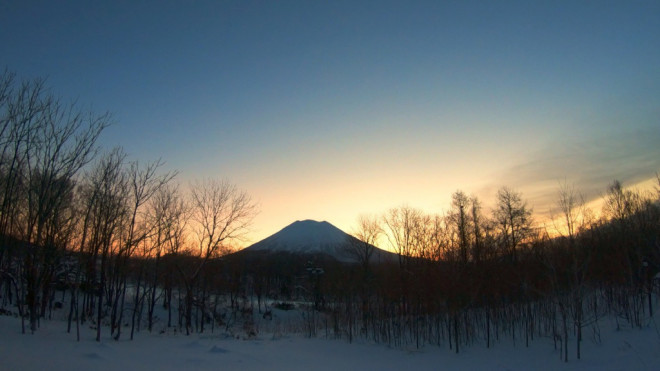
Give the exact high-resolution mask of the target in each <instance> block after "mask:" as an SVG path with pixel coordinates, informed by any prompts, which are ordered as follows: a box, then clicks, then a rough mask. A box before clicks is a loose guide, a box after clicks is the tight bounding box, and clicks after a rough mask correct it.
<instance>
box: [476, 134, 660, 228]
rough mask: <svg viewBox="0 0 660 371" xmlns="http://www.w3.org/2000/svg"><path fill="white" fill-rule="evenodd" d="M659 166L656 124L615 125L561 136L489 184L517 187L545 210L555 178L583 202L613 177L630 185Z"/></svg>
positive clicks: (554, 190) (551, 201)
mask: <svg viewBox="0 0 660 371" xmlns="http://www.w3.org/2000/svg"><path fill="white" fill-rule="evenodd" d="M658 171H660V129H639V130H634V131H633V130H629V131H625V130H621V131H618V132H612V133H608V134H607V135H602V134H601V135H596V136H592V137H590V138H589V139H577V138H566V140H564V141H557V142H554V143H553V144H551V145H549V146H547V147H545V148H541V149H539V150H537V151H536V152H533V153H531V154H530V155H529V157H527V158H525V159H521V160H520V162H519V163H518V164H515V165H514V166H512V167H510V168H509V169H508V170H506V171H504V172H503V173H502V174H500V175H499V177H498V179H496V180H495V182H494V184H492V185H490V186H489V187H488V188H489V189H491V190H492V189H494V188H498V187H500V186H503V185H507V186H511V187H514V188H516V189H518V190H520V191H522V192H523V194H524V197H525V198H526V199H528V200H529V201H530V203H531V204H532V205H533V206H534V209H535V212H536V213H537V214H540V215H545V216H547V215H548V212H549V210H550V208H551V207H552V206H553V205H554V204H555V203H556V201H557V192H558V188H559V185H560V184H561V183H564V182H566V183H568V184H571V185H573V186H574V187H575V189H576V190H577V191H578V192H580V193H581V194H582V195H583V196H584V198H585V201H587V202H589V201H592V200H594V199H597V198H599V197H601V195H602V194H603V192H604V190H605V188H606V187H607V185H608V184H609V183H611V182H612V181H613V180H614V179H617V180H619V181H621V182H623V183H624V185H632V184H635V183H638V182H641V181H644V180H647V179H649V178H650V177H653V176H655V173H656V172H658Z"/></svg>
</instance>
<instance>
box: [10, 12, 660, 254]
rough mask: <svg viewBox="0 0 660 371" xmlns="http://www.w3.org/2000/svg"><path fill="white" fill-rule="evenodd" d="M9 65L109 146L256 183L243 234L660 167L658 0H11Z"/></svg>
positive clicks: (539, 202)
mask: <svg viewBox="0 0 660 371" xmlns="http://www.w3.org/2000/svg"><path fill="white" fill-rule="evenodd" d="M2 65H4V67H7V68H8V69H9V70H11V71H14V72H16V73H18V75H19V77H21V78H32V77H38V76H40V77H47V78H48V82H49V86H50V87H51V88H52V90H53V92H54V93H55V94H56V95H58V96H61V97H63V98H65V99H67V100H69V99H77V101H78V103H79V104H81V106H84V107H90V108H91V109H92V110H94V111H96V112H105V111H110V112H111V113H113V117H114V125H113V126H111V127H110V128H109V129H107V131H106V132H105V134H104V136H103V137H102V145H103V146H104V147H106V148H108V149H109V148H111V147H113V146H115V145H121V146H123V147H124V148H125V150H126V151H127V152H128V153H129V154H130V156H131V158H133V159H139V160H141V161H152V160H156V159H158V158H162V159H163V160H164V161H166V162H167V165H166V166H167V167H168V168H170V169H178V170H180V177H179V181H181V182H183V183H186V182H188V180H190V179H196V178H204V177H212V178H220V179H228V180H230V181H231V182H233V183H235V184H236V185H237V186H238V187H239V188H242V189H244V190H246V191H248V192H249V193H250V194H251V195H252V196H253V197H254V199H255V200H257V201H258V202H259V204H260V209H261V212H260V214H259V216H258V217H257V218H256V219H255V222H254V232H253V234H252V242H255V241H256V240H259V239H261V238H263V237H266V236H268V235H270V234H272V233H274V232H276V231H278V230H279V229H281V228H282V227H284V226H285V225H287V224H289V223H291V222H293V221H295V220H299V219H316V220H327V221H329V222H331V223H333V224H335V225H336V226H337V227H339V228H341V229H343V230H345V231H351V229H352V228H353V225H354V222H355V220H356V218H357V216H358V215H359V214H361V213H373V214H380V213H382V212H384V211H385V210H387V209H389V208H391V207H396V206H399V205H402V204H406V205H409V206H412V207H417V208H421V209H424V210H425V211H428V212H441V211H442V210H443V209H446V208H447V207H448V204H449V200H450V198H451V194H452V193H453V192H454V191H455V190H457V189H462V190H464V191H465V192H467V193H469V194H475V195H478V196H480V197H481V198H482V199H483V200H484V201H485V203H486V204H488V202H490V201H491V200H492V199H494V195H495V192H496V190H497V189H498V188H499V187H501V186H503V185H507V186H510V187H512V188H514V189H517V190H519V191H521V192H523V196H524V197H525V198H527V199H528V201H529V203H530V204H531V205H532V206H534V209H535V210H536V211H537V213H539V215H541V214H543V213H545V212H547V210H548V209H549V207H550V204H551V203H552V202H553V201H554V199H555V198H556V194H557V187H558V185H559V183H560V182H564V181H567V182H569V183H574V184H575V185H576V188H577V189H578V190H580V191H581V192H583V193H584V194H585V195H586V196H587V198H593V197H598V196H599V194H600V193H602V192H603V190H604V189H605V187H606V186H607V184H608V183H609V182H611V181H612V180H613V179H619V180H621V181H623V182H624V184H629V185H631V184H635V183H637V182H640V181H643V180H645V179H648V178H650V177H652V176H654V173H655V172H656V171H658V170H660V145H659V143H660V2H658V1H556V0H555V1H548V2H544V1H520V2H499V1H498V2H493V1H477V2H472V1H428V2H409V1H331V2H315V1H185V2H184V1H181V2H177V1H153V2H147V1H105V2H101V1H16V2H14V1H1V0H0V66H2Z"/></svg>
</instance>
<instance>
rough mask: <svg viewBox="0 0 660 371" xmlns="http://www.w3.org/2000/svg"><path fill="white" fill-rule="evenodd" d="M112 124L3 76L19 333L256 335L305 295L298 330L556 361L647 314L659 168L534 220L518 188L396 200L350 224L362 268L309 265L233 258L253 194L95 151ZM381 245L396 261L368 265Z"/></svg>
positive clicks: (1, 123)
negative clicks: (436, 201)
mask: <svg viewBox="0 0 660 371" xmlns="http://www.w3.org/2000/svg"><path fill="white" fill-rule="evenodd" d="M110 122H111V118H110V116H109V115H108V114H102V115H96V114H93V113H88V112H83V111H81V110H79V108H78V107H77V106H75V105H73V104H71V105H69V104H64V103H62V102H61V101H60V100H58V99H57V98H55V97H53V96H52V95H51V93H49V91H48V90H47V89H46V88H45V85H44V81H42V80H30V81H24V82H22V81H18V80H17V78H16V76H15V75H13V74H11V73H9V72H5V73H4V74H3V75H2V76H1V77H0V152H1V154H0V197H1V200H0V274H1V280H0V309H1V310H2V313H3V314H9V315H16V316H18V317H20V319H21V323H22V326H23V327H22V330H23V332H32V333H34V332H37V331H38V329H39V326H40V321H42V320H44V319H48V318H50V317H52V313H53V312H54V311H60V312H62V311H64V312H66V318H67V319H68V321H67V330H68V331H69V332H71V333H72V334H75V336H76V337H77V338H78V339H80V327H81V326H90V327H93V328H94V329H95V330H96V339H97V340H100V339H101V336H102V334H106V335H107V334H110V335H111V336H112V337H113V338H114V339H117V340H118V339H120V338H121V337H122V336H129V337H130V338H131V339H132V338H133V337H134V336H135V333H136V332H139V331H141V330H147V331H153V330H155V326H154V323H155V321H156V318H155V313H156V312H158V309H161V308H162V310H163V311H164V313H167V315H166V318H160V319H159V320H160V321H161V322H160V323H161V325H162V326H161V327H160V328H162V327H165V328H172V329H178V331H180V332H183V333H185V334H190V333H192V332H204V331H214V330H215V328H216V327H219V326H224V327H225V328H229V326H231V325H232V324H238V323H241V326H243V327H242V328H243V329H244V330H245V331H246V332H251V333H252V332H254V331H256V330H255V329H254V328H253V326H251V325H250V322H251V321H252V320H253V318H254V316H257V317H259V318H261V315H263V318H267V314H268V313H269V312H270V310H271V306H272V305H275V304H276V303H279V305H280V306H284V304H283V303H284V302H291V303H293V302H296V303H305V302H307V303H314V305H308V306H304V305H303V307H304V308H305V309H304V311H305V315H303V316H302V318H301V321H304V323H305V326H304V328H305V332H306V333H307V334H308V335H310V336H314V335H317V332H318V331H321V330H322V329H325V334H326V335H328V336H334V337H337V338H345V339H347V340H349V341H352V340H353V339H355V338H363V339H367V340H370V341H374V342H378V343H385V344H388V345H391V346H410V345H414V346H416V347H423V346H427V345H433V346H440V347H447V348H448V349H451V350H452V351H454V352H456V353H458V352H460V351H461V349H462V348H463V347H465V346H472V345H477V344H480V345H483V346H486V347H491V346H493V344H496V343H497V342H498V341H499V340H500V339H503V338H506V339H510V340H512V341H513V342H514V343H519V344H521V345H522V344H524V346H528V345H529V344H530V342H532V341H534V339H536V338H539V337H542V338H550V339H552V341H553V343H554V344H555V347H556V349H559V350H561V354H562V358H563V359H564V360H568V358H569V356H571V357H573V356H574V357H576V358H580V356H581V348H580V346H581V343H582V342H583V341H584V339H585V337H589V338H590V339H591V340H593V341H599V336H600V335H599V333H600V332H599V329H600V327H599V326H600V324H601V322H602V319H603V318H605V317H608V316H609V317H612V318H615V319H616V321H617V324H619V325H620V326H630V327H643V326H646V325H647V324H648V320H649V318H651V317H652V316H653V315H654V311H657V309H656V308H655V307H656V301H657V298H658V286H657V284H658V281H657V280H656V278H655V275H656V274H657V272H658V268H659V267H660V204H659V202H660V178H658V187H657V191H656V193H653V192H643V191H634V190H630V189H626V188H625V187H624V186H623V185H622V184H621V183H620V182H618V181H613V182H612V183H611V184H609V185H607V188H606V189H605V190H604V194H603V197H602V201H603V207H602V210H591V209H589V208H588V207H587V203H586V202H585V200H584V198H583V196H582V195H581V194H580V192H579V190H578V189H576V188H575V187H574V186H572V185H570V184H569V183H563V184H560V185H559V186H558V187H557V194H556V203H555V205H554V207H553V209H552V218H551V219H552V220H550V221H547V222H544V223H541V221H539V220H536V221H535V220H534V219H533V215H534V214H533V210H532V207H531V206H530V205H529V204H528V203H527V202H526V201H525V199H524V196H523V195H522V194H521V193H520V192H518V191H516V190H514V189H512V188H508V187H503V188H501V189H500V190H499V191H498V192H497V193H496V194H495V195H494V206H493V207H492V208H490V209H487V208H486V207H484V206H483V205H484V203H483V202H482V200H480V199H478V198H477V197H475V196H469V195H467V194H466V193H465V192H463V191H460V190H459V191H456V192H455V193H454V194H453V195H452V197H451V205H450V207H449V209H448V210H447V211H446V212H445V213H444V214H428V213H426V212H423V211H422V210H419V209H416V208H412V207H408V206H401V207H395V208H392V209H390V210H389V211H387V212H385V213H384V214H383V215H370V216H363V217H360V219H359V220H358V223H357V229H356V230H355V231H354V233H353V234H354V236H355V237H356V238H357V240H351V241H350V244H351V245H350V246H348V247H347V249H348V250H349V251H350V252H351V254H352V256H353V257H354V260H355V261H356V262H357V263H355V264H346V263H340V262H337V261H332V260H323V259H319V260H317V261H315V262H314V263H313V264H314V266H310V264H312V263H310V261H309V257H296V256H292V255H286V254H285V255H279V256H271V257H258V258H254V257H252V258H249V259H248V258H247V257H242V256H241V255H240V254H230V253H231V252H233V251H234V248H235V246H236V244H237V243H240V242H241V241H242V238H243V237H244V236H245V234H246V232H247V231H248V228H249V226H250V222H251V221H252V219H253V217H254V216H255V214H256V212H257V209H256V206H255V203H254V202H253V201H252V200H251V198H250V196H249V195H248V194H246V193H245V192H243V191H241V190H239V189H238V188H236V187H235V186H234V185H233V184H231V183H228V182H226V181H217V180H212V179H207V180H203V181H198V182H193V183H191V184H190V185H189V186H183V185H181V184H179V183H178V182H177V180H176V175H177V174H176V172H168V171H164V170H163V164H162V162H161V161H159V160H158V161H155V162H151V163H141V162H138V161H131V160H129V159H128V156H127V155H126V154H125V153H124V152H123V150H122V149H121V148H115V149H111V150H106V149H102V148H99V147H98V144H97V142H98V138H99V136H100V135H101V133H102V132H103V129H104V128H105V127H107V126H108V125H109V124H110ZM375 245H378V246H380V247H383V248H387V249H388V250H390V251H392V252H394V253H395V254H396V260H395V261H391V262H381V261H377V260H375V259H374V258H373V257H374V246H375ZM249 298H257V302H256V305H255V301H254V300H251V299H249ZM65 299H66V300H65ZM269 300H270V304H266V303H267V302H268V301H269ZM127 332H128V334H127Z"/></svg>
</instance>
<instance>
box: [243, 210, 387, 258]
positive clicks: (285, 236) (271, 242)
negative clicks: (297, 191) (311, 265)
mask: <svg viewBox="0 0 660 371" xmlns="http://www.w3.org/2000/svg"><path fill="white" fill-rule="evenodd" d="M355 242H358V240H357V239H356V238H355V237H353V236H351V235H349V234H348V233H345V232H344V231H342V230H341V229H339V228H337V227H335V226H334V225H332V224H330V223H328V222H326V221H322V222H318V221H315V220H299V221H296V222H293V223H291V224H289V225H288V226H286V227H284V228H283V229H282V230H280V231H279V232H277V233H275V234H273V235H271V236H269V237H266V238H264V239H263V240H261V241H259V242H257V243H255V244H253V245H251V246H248V247H247V248H245V249H243V250H242V251H241V253H242V254H249V253H261V254H263V253H269V252H270V253H291V254H299V255H325V256H330V257H332V258H334V259H336V260H338V261H341V262H355V261H356V259H355V258H354V257H353V256H351V254H350V253H349V252H348V246H349V245H350V244H351V243H355ZM374 249H375V250H374V254H373V256H372V261H373V262H378V261H382V260H385V259H390V258H394V254H392V253H390V252H387V251H385V250H381V249H378V248H376V247H374Z"/></svg>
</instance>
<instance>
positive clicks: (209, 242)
mask: <svg viewBox="0 0 660 371" xmlns="http://www.w3.org/2000/svg"><path fill="white" fill-rule="evenodd" d="M190 194H191V221H192V223H193V224H192V227H193V233H194V234H195V235H196V237H197V242H198V245H197V246H198V251H197V256H198V257H199V258H200V260H199V261H200V263H199V264H198V265H197V266H196V268H195V269H194V270H193V271H192V272H191V273H190V274H184V275H183V280H184V285H185V288H186V308H185V311H186V333H189V332H190V330H191V327H192V318H191V315H192V307H193V289H194V286H195V284H196V283H197V279H198V278H199V277H200V273H201V272H202V269H203V268H204V266H205V264H206V262H207V261H208V260H209V259H210V258H211V257H214V256H218V255H222V254H223V253H226V252H227V251H228V249H229V247H230V245H231V243H232V242H234V241H237V240H241V239H243V238H244V237H245V234H246V233H247V231H248V228H249V226H250V224H251V222H252V220H253V219H254V217H255V215H256V213H257V207H256V205H255V204H254V203H253V202H252V199H251V198H250V196H249V195H248V194H247V193H246V192H244V191H240V190H238V188H236V186H234V185H233V184H230V183H229V182H227V181H221V182H220V181H214V180H205V181H202V182H196V183H193V184H192V187H191V190H190Z"/></svg>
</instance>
